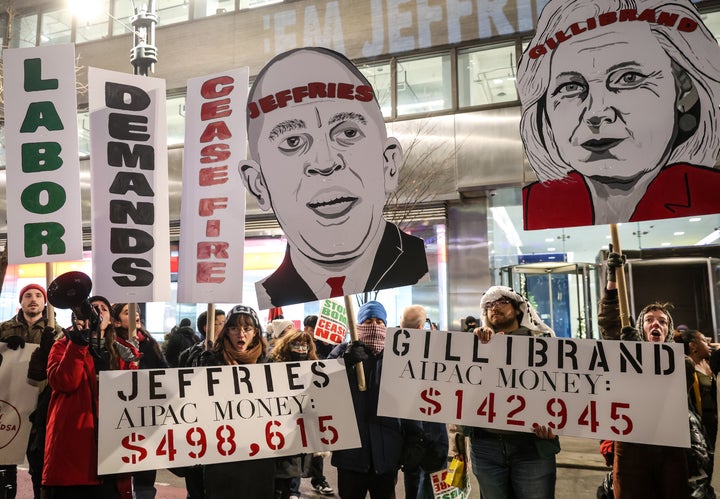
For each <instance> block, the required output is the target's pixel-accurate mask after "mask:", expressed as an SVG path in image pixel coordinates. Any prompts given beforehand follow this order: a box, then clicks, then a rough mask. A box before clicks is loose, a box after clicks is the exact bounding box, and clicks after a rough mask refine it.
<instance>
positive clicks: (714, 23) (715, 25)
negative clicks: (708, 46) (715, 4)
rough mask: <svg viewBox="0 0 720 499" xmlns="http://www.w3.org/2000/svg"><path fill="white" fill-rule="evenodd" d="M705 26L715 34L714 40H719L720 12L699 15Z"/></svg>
mask: <svg viewBox="0 0 720 499" xmlns="http://www.w3.org/2000/svg"><path fill="white" fill-rule="evenodd" d="M700 17H701V18H702V20H703V22H704V23H705V26H707V28H708V29H709V30H710V32H711V33H712V34H713V35H715V39H716V40H720V12H708V13H707V14H703V15H702V16H700Z"/></svg>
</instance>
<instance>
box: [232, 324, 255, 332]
mask: <svg viewBox="0 0 720 499" xmlns="http://www.w3.org/2000/svg"><path fill="white" fill-rule="evenodd" d="M229 329H230V332H235V331H237V332H238V333H241V332H242V333H245V334H251V333H254V332H255V328H254V327H253V326H242V327H240V326H231V327H230V328H229Z"/></svg>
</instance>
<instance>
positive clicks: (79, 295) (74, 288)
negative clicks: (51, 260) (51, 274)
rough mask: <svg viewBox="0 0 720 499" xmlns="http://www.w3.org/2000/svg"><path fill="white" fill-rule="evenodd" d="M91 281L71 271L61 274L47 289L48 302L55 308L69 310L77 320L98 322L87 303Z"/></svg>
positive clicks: (82, 274)
mask: <svg viewBox="0 0 720 499" xmlns="http://www.w3.org/2000/svg"><path fill="white" fill-rule="evenodd" d="M90 290H92V280H91V279H90V277H89V276H88V275H87V274H84V273H82V272H77V271H72V272H65V273H64V274H61V275H59V276H57V277H56V278H55V280H53V282H51V283H50V285H49V286H48V288H47V296H48V302H49V303H50V304H51V305H52V306H53V307H55V308H69V309H71V310H72V312H73V314H74V315H75V318H76V319H78V320H82V321H85V320H89V321H90V323H91V324H93V323H97V322H98V315H97V312H95V309H94V308H93V306H92V305H91V304H90V302H89V301H88V296H90Z"/></svg>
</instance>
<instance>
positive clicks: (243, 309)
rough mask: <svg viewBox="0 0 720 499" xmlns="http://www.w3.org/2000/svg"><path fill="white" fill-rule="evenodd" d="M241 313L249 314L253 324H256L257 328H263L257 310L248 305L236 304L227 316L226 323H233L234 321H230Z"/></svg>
mask: <svg viewBox="0 0 720 499" xmlns="http://www.w3.org/2000/svg"><path fill="white" fill-rule="evenodd" d="M239 314H244V315H247V316H249V317H250V320H251V321H252V323H253V326H255V327H256V328H257V329H260V330H262V328H261V327H260V319H258V316H257V312H255V310H254V309H253V308H252V307H248V306H247V305H235V306H234V307H233V308H232V310H230V312H229V313H228V314H227V316H226V317H225V324H232V322H230V321H234V320H236V316H237V315H239Z"/></svg>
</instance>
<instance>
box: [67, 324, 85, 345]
mask: <svg viewBox="0 0 720 499" xmlns="http://www.w3.org/2000/svg"><path fill="white" fill-rule="evenodd" d="M65 335H66V336H67V337H68V338H70V341H72V342H73V343H75V344H76V345H80V346H81V347H86V346H88V345H89V344H90V330H89V329H76V328H75V327H71V328H68V330H67V331H66V332H65Z"/></svg>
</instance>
